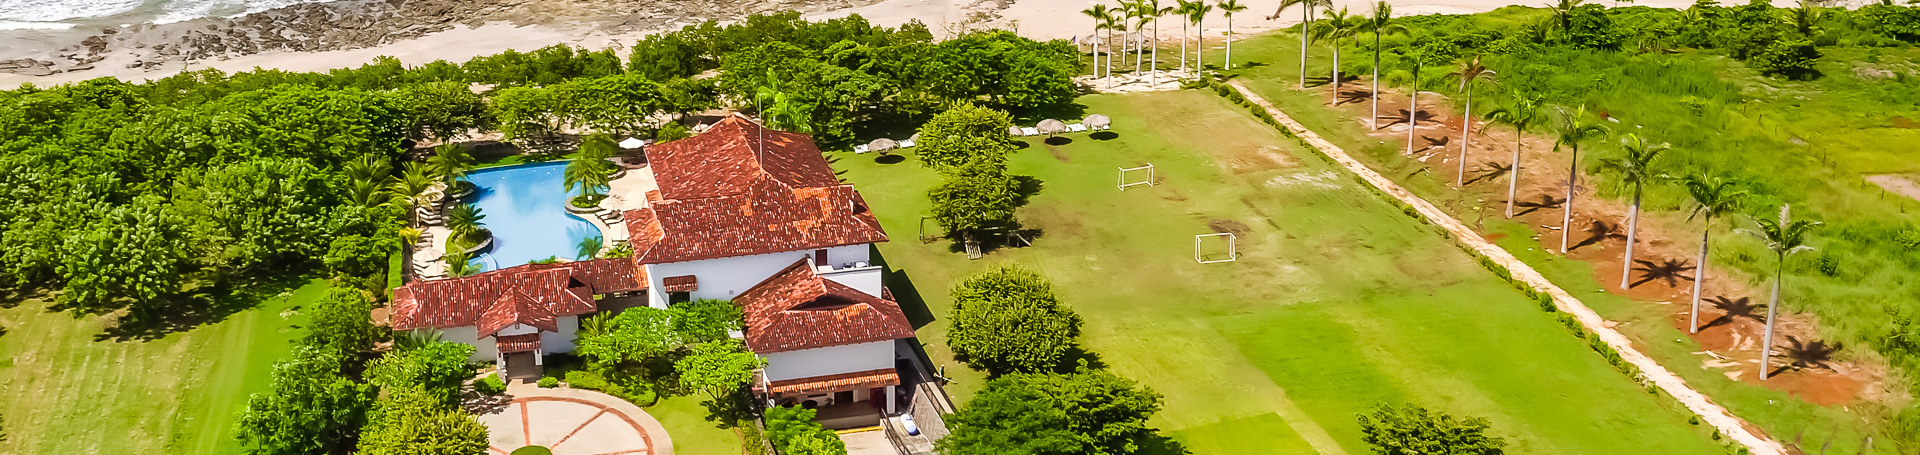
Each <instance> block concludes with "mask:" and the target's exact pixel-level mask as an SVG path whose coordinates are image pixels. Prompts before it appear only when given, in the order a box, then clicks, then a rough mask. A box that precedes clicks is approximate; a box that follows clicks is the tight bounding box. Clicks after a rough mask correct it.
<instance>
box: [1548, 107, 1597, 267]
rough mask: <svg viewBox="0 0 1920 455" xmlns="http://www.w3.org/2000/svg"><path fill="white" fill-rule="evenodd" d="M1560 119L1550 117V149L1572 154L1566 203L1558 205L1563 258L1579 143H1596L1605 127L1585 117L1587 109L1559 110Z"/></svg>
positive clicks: (1576, 172)
mask: <svg viewBox="0 0 1920 455" xmlns="http://www.w3.org/2000/svg"><path fill="white" fill-rule="evenodd" d="M1559 112H1560V115H1558V116H1556V117H1554V123H1553V134H1554V142H1553V148H1554V149H1555V150H1558V149H1560V147H1567V149H1568V150H1569V151H1571V152H1572V153H1573V157H1572V159H1569V160H1567V162H1568V164H1567V201H1566V202H1565V203H1562V204H1561V208H1562V209H1563V211H1562V212H1561V216H1560V254H1567V238H1568V233H1567V228H1568V227H1571V226H1572V223H1573V190H1574V185H1575V182H1574V179H1575V178H1577V177H1579V175H1580V143H1582V142H1586V141H1589V140H1593V139H1597V138H1599V137H1601V136H1605V135H1606V134H1607V127H1606V125H1604V124H1601V123H1600V122H1598V121H1595V120H1593V118H1592V117H1591V116H1588V115H1587V107H1586V106H1580V108H1579V109H1576V110H1573V111H1568V110H1566V109H1565V108H1561V109H1559Z"/></svg>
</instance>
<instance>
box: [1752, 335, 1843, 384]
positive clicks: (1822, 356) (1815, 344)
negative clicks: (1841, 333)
mask: <svg viewBox="0 0 1920 455" xmlns="http://www.w3.org/2000/svg"><path fill="white" fill-rule="evenodd" d="M1842 347H1845V345H1844V344H1842V343H1839V342H1835V343H1833V344H1827V342H1826V341H1820V340H1816V341H1809V342H1805V343H1802V342H1801V341H1800V339H1799V338H1794V337H1793V335H1787V345H1786V346H1781V350H1784V351H1786V352H1785V353H1784V354H1785V355H1786V356H1787V359H1789V360H1792V361H1791V362H1787V364H1786V365H1781V366H1780V369H1777V370H1773V372H1771V373H1768V374H1769V375H1774V374H1780V373H1782V372H1785V371H1787V370H1805V369H1811V368H1819V369H1823V370H1827V371H1834V369H1833V366H1832V365H1828V364H1827V362H1831V361H1833V355H1834V354H1836V353H1839V352H1840V349H1841V348H1842Z"/></svg>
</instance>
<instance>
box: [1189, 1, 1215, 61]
mask: <svg viewBox="0 0 1920 455" xmlns="http://www.w3.org/2000/svg"><path fill="white" fill-rule="evenodd" d="M1212 13H1213V5H1209V4H1207V2H1206V0H1194V1H1193V10H1192V11H1188V12H1187V20H1189V21H1193V29H1194V31H1197V32H1200V36H1199V37H1198V38H1195V39H1194V40H1193V72H1194V73H1195V74H1200V73H1205V72H1206V71H1207V61H1206V59H1204V58H1202V57H1206V55H1207V53H1206V52H1205V51H1206V47H1207V15H1208V14H1212Z"/></svg>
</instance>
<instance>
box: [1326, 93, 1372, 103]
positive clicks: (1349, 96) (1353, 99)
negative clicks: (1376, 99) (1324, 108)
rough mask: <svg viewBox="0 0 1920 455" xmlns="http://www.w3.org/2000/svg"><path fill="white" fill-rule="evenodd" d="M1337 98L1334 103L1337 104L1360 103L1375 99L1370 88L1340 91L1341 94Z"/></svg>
mask: <svg viewBox="0 0 1920 455" xmlns="http://www.w3.org/2000/svg"><path fill="white" fill-rule="evenodd" d="M1336 99H1337V101H1335V102H1334V103H1333V105H1335V106H1339V105H1342V104H1353V103H1359V102H1364V101H1367V100H1371V99H1373V92H1371V91H1368V90H1347V91H1343V92H1340V96H1339V97H1338V98H1336Z"/></svg>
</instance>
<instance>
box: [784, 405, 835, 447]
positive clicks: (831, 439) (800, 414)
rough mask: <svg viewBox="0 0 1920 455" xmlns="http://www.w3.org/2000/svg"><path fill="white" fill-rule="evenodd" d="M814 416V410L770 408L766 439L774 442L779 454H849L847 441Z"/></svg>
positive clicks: (786, 407)
mask: <svg viewBox="0 0 1920 455" xmlns="http://www.w3.org/2000/svg"><path fill="white" fill-rule="evenodd" d="M813 418H814V410H812V409H806V408H800V407H791V406H774V407H770V408H767V413H766V421H767V440H769V441H772V442H773V446H774V448H776V449H779V451H780V453H784V454H788V455H846V453H847V445H846V443H845V442H841V441H840V437H839V436H836V435H834V434H833V431H830V430H827V429H826V428H824V427H821V426H820V423H819V422H816V421H814V420H813Z"/></svg>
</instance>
